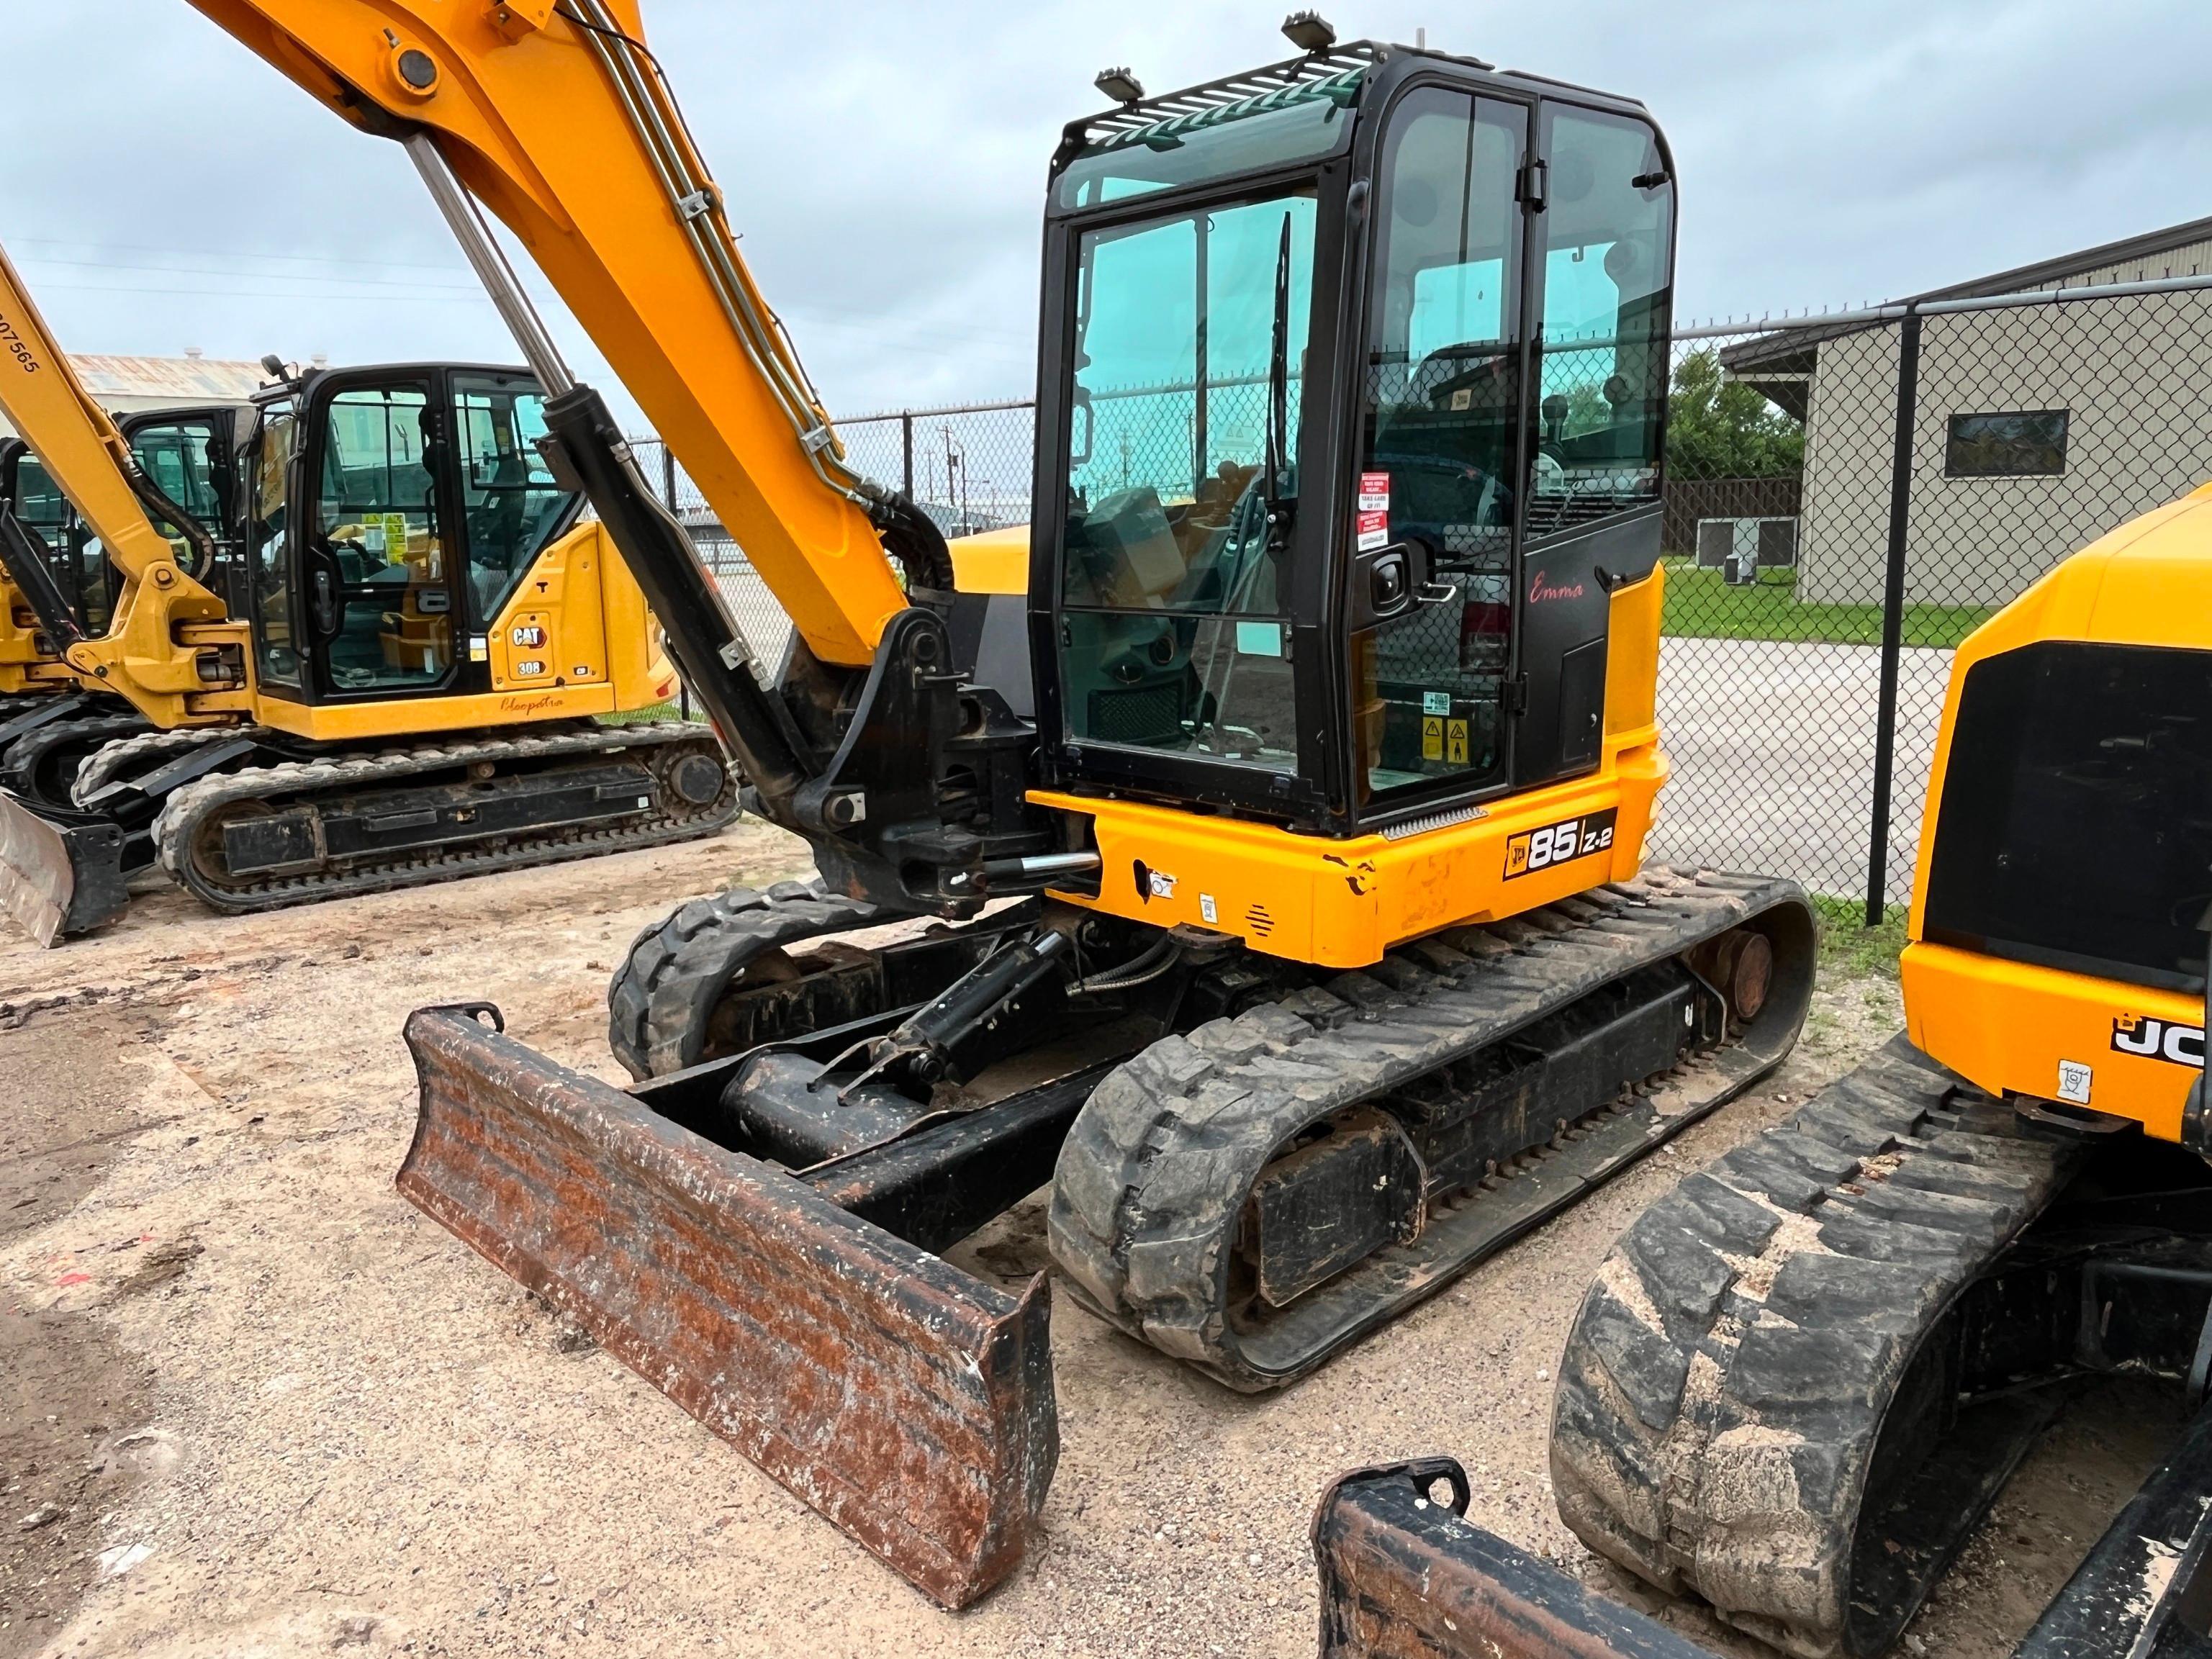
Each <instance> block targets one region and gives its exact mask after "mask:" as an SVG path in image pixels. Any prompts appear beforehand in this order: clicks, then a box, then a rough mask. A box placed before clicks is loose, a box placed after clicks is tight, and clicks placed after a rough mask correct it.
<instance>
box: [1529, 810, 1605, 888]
mask: <svg viewBox="0 0 2212 1659" xmlns="http://www.w3.org/2000/svg"><path fill="white" fill-rule="evenodd" d="M1617 816H1618V814H1617V812H1616V811H1615V809H1614V808H1613V807H1610V806H1608V807H1607V808H1606V809H1605V811H1602V812H1589V813H1585V814H1584V815H1583V816H1582V817H1578V818H1569V819H1568V820H1567V821H1566V822H1565V823H1553V824H1547V826H1546V827H1545V828H1543V829H1525V830H1523V831H1522V833H1521V834H1519V835H1517V836H1514V837H1513V839H1512V840H1510V841H1509V842H1506V843H1505V879H1506V880H1508V881H1511V880H1512V879H1513V878H1515V877H1516V876H1526V875H1533V874H1534V872H1537V871H1539V870H1548V869H1550V868H1551V867H1552V866H1553V865H1555V864H1565V863H1566V862H1567V861H1568V860H1571V859H1582V858H1588V857H1589V856H1590V854H1593V853H1602V852H1606V851H1607V850H1609V849H1610V848H1612V846H1613V821H1614V818H1615V817H1617Z"/></svg>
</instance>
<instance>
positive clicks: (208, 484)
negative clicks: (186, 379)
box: [131, 416, 228, 580]
mask: <svg viewBox="0 0 2212 1659" xmlns="http://www.w3.org/2000/svg"><path fill="white" fill-rule="evenodd" d="M225 430H226V428H225V425H224V423H222V422H217V421H216V420H213V419H210V417H208V416H199V417H197V418H196V419H192V420H184V421H161V422H154V423H151V424H149V425H144V426H139V427H137V428H133V429H132V431H131V457H132V459H135V460H136V461H137V463H138V468H139V471H142V472H143V473H144V474H145V475H146V476H147V477H149V479H151V480H152V481H153V483H154V487H155V489H159V490H160V491H161V493H162V494H163V495H167V497H168V498H169V499H170V500H171V501H174V502H175V503H176V504H177V505H178V506H179V507H182V508H184V510H185V512H186V513H190V514H191V517H192V519H193V520H194V522H195V523H197V525H198V526H200V528H201V529H203V530H204V531H205V532H207V533H208V534H209V536H210V537H211V538H214V539H215V540H216V541H217V542H220V541H222V538H223V537H224V534H225V532H226V530H227V529H228V526H226V525H225V524H224V522H223V520H224V519H225V518H226V516H227V513H226V503H225V501H224V499H223V492H222V489H221V488H220V480H221V478H222V476H223V469H224V468H226V467H227V466H228V457H226V456H225V455H224V454H223V453H222V444H223V441H224V435H225ZM161 528H162V531H163V532H164V533H165V534H166V535H167V536H168V538H169V544H170V546H171V547H173V549H175V550H176V554H177V558H178V561H179V562H180V563H181V564H183V565H184V567H185V568H186V569H187V570H190V571H191V573H192V574H194V575H195V576H197V577H199V578H200V579H201V580H208V578H209V576H210V573H209V572H207V571H204V570H202V569H200V568H199V567H198V555H197V553H196V552H195V551H194V550H193V548H192V545H191V542H190V541H189V540H188V539H187V538H185V536H183V535H182V534H181V533H179V532H178V531H177V530H176V528H175V526H169V525H164V526H161Z"/></svg>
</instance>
